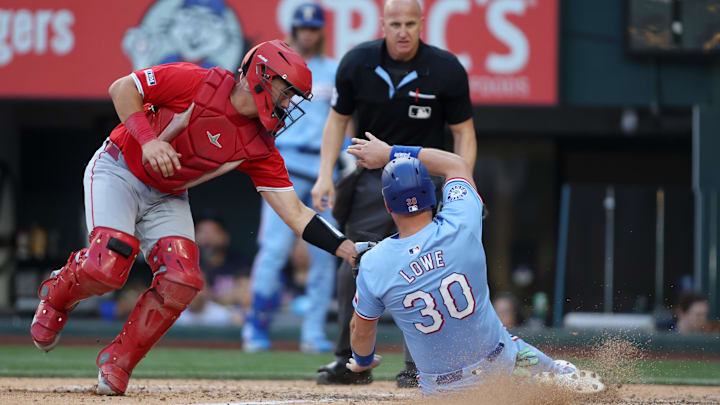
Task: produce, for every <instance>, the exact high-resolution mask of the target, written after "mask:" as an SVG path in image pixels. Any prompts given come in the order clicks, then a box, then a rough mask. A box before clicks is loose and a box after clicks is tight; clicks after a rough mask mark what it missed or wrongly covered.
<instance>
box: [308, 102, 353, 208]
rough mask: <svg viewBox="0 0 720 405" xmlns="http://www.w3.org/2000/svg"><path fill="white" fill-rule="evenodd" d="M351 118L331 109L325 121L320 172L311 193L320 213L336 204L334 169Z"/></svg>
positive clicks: (314, 204)
mask: <svg viewBox="0 0 720 405" xmlns="http://www.w3.org/2000/svg"><path fill="white" fill-rule="evenodd" d="M350 117H351V116H350V115H343V114H340V113H338V112H336V111H335V110H333V109H332V108H331V109H330V113H329V114H328V117H327V120H326V121H325V128H324V129H323V136H322V146H321V147H320V171H319V172H318V178H317V180H316V181H315V185H314V186H313V188H312V191H311V194H312V199H313V206H314V207H315V209H316V210H318V211H320V212H325V209H327V208H330V209H332V207H333V204H334V202H335V201H334V200H335V186H334V185H333V181H332V174H333V168H334V167H335V163H336V162H337V159H338V155H339V154H340V149H342V144H343V140H344V139H345V130H346V129H347V126H348V122H350Z"/></svg>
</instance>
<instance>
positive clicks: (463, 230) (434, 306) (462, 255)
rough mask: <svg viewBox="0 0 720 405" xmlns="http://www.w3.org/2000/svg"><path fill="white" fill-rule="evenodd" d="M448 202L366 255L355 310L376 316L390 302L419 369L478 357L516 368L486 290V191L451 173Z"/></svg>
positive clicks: (447, 367)
mask: <svg viewBox="0 0 720 405" xmlns="http://www.w3.org/2000/svg"><path fill="white" fill-rule="evenodd" d="M443 203H444V205H443V209H442V211H441V212H440V213H438V214H437V215H436V216H435V219H434V220H433V221H432V222H431V223H430V224H428V225H427V226H426V227H425V228H423V229H422V230H420V231H419V232H417V233H415V234H414V235H412V236H410V237H407V238H403V239H397V237H389V238H386V239H385V240H383V241H382V242H380V243H379V244H378V245H377V246H376V247H374V248H373V249H372V250H370V251H369V252H368V253H367V254H365V255H364V256H363V258H362V261H361V262H360V272H359V275H358V278H357V280H356V282H357V293H356V295H355V299H354V300H353V304H354V305H355V312H356V313H357V315H358V316H360V317H361V318H364V319H367V320H373V319H377V318H378V317H380V315H382V313H383V311H384V310H385V309H387V310H388V311H389V312H390V314H391V315H392V316H393V318H394V319H395V323H396V324H397V325H398V326H399V327H400V329H402V331H403V334H404V335H405V341H406V342H407V345H408V348H409V349H410V352H411V353H412V357H413V359H414V360H415V363H416V364H417V367H418V369H419V370H420V371H421V372H422V373H429V374H443V373H449V372H453V371H457V370H460V369H462V368H464V367H467V366H470V365H474V364H478V363H487V364H486V365H488V366H492V367H493V368H495V367H496V366H499V367H500V368H503V369H504V368H508V367H509V368H510V369H512V365H513V364H514V361H515V356H516V352H517V349H516V348H515V346H516V345H514V344H510V343H511V339H512V338H511V336H510V335H509V334H508V332H507V331H506V330H505V328H504V327H503V325H502V323H501V322H500V319H498V317H497V314H496V313H495V310H494V309H493V307H492V305H491V303H490V298H489V291H488V285H487V267H486V264H485V250H484V249H483V245H482V207H483V202H482V199H481V198H480V196H479V195H478V194H477V192H476V191H475V189H474V188H473V187H472V185H470V183H468V182H467V181H466V180H464V179H459V178H454V179H450V180H448V181H447V182H446V183H445V186H444V188H443ZM491 363H495V364H494V366H493V365H492V364H491Z"/></svg>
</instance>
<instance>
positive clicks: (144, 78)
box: [132, 62, 207, 109]
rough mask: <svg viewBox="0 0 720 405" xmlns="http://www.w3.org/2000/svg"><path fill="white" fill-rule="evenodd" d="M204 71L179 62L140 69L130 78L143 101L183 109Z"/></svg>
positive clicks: (193, 93)
mask: <svg viewBox="0 0 720 405" xmlns="http://www.w3.org/2000/svg"><path fill="white" fill-rule="evenodd" d="M206 73H207V69H204V68H201V67H200V66H197V65H195V64H192V63H184V62H181V63H167V64H165V65H158V66H153V67H150V68H147V69H140V70H137V71H135V72H133V75H132V78H133V80H134V81H135V86H136V87H137V89H138V92H140V94H141V95H142V96H143V101H144V102H145V103H149V104H153V105H156V106H165V107H169V108H178V109H185V108H187V106H188V105H189V104H190V102H192V99H193V96H194V95H195V91H196V90H197V86H198V85H199V84H200V82H202V79H203V78H204V77H205V74H206Z"/></svg>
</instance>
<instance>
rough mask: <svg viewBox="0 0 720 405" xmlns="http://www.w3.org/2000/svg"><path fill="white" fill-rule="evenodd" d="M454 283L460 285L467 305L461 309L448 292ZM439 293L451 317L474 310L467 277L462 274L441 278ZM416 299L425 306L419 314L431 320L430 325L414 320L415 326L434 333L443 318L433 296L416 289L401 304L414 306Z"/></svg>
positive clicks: (463, 315) (473, 299) (463, 317)
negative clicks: (421, 301)
mask: <svg viewBox="0 0 720 405" xmlns="http://www.w3.org/2000/svg"><path fill="white" fill-rule="evenodd" d="M454 283H458V285H460V288H462V293H463V296H464V297H465V301H467V306H466V307H465V308H464V309H462V310H461V309H460V308H458V307H457V303H455V297H453V296H452V293H451V292H450V286H451V285H453V284H454ZM440 295H442V299H443V304H445V308H447V310H448V313H450V316H452V317H453V318H456V319H465V318H467V317H468V316H470V315H471V314H472V313H473V312H475V298H474V297H473V294H472V287H470V284H469V283H468V280H467V277H465V275H464V274H459V273H452V274H450V275H449V276H447V277H445V278H444V279H442V282H441V283H440ZM417 300H423V301H425V308H423V309H421V310H420V315H422V316H424V317H425V316H429V317H430V318H432V321H433V322H432V323H431V324H430V325H423V324H422V323H420V322H415V323H414V325H415V328H417V330H419V331H420V332H422V333H425V334H428V333H434V332H437V331H439V330H440V329H442V327H443V324H444V323H445V318H443V314H442V313H440V312H439V311H438V310H437V302H436V301H435V297H433V296H432V294H430V293H427V292H425V291H422V290H417V291H415V292H412V293H410V294H408V295H406V296H405V299H404V300H403V305H405V308H413V307H415V301H417Z"/></svg>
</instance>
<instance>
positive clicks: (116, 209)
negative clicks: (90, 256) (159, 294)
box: [83, 139, 195, 257]
mask: <svg viewBox="0 0 720 405" xmlns="http://www.w3.org/2000/svg"><path fill="white" fill-rule="evenodd" d="M83 187H84V190H85V223H86V224H87V229H88V230H92V229H94V228H95V227H97V226H104V227H108V228H112V229H116V230H119V231H122V232H125V233H127V234H130V235H134V236H135V237H136V238H138V239H139V240H140V250H141V251H142V252H143V255H145V256H146V257H147V253H148V251H149V250H150V249H151V248H152V247H153V246H154V245H155V243H156V242H157V241H158V239H160V238H162V237H165V236H182V237H184V238H188V239H190V240H192V241H194V240H195V228H194V226H193V220H192V215H191V213H190V203H189V200H188V193H187V190H186V191H184V192H183V193H180V194H166V193H163V192H161V191H158V190H157V189H155V188H153V187H150V186H148V185H146V184H145V183H143V182H142V181H140V180H139V179H138V178H137V177H135V175H133V174H132V172H130V169H128V167H127V165H126V164H125V159H124V158H123V155H122V152H120V149H119V148H117V147H116V146H115V145H114V144H113V143H112V142H110V140H109V139H108V140H105V142H103V144H102V146H100V148H99V149H98V150H97V151H96V152H95V154H94V155H93V157H92V159H90V162H89V163H88V165H87V167H86V168H85V175H84V177H83Z"/></svg>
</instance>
